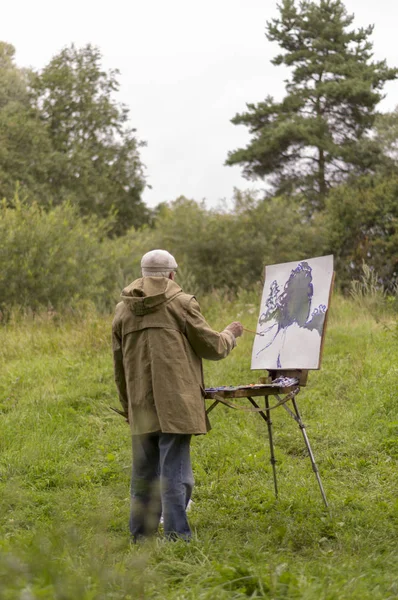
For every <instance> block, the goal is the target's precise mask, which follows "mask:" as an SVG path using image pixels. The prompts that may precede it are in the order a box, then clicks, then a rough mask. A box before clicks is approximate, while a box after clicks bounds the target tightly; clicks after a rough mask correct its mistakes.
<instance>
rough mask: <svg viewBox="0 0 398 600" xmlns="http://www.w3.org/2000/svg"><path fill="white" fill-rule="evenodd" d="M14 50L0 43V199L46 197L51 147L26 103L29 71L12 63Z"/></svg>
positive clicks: (32, 111) (32, 109)
mask: <svg viewBox="0 0 398 600" xmlns="http://www.w3.org/2000/svg"><path fill="white" fill-rule="evenodd" d="M14 54H15V50H14V48H13V46H11V45H10V44H6V43H4V42H0V199H1V198H8V199H12V197H13V195H14V192H15V187H16V184H17V183H18V184H19V189H20V190H21V192H23V193H26V192H31V193H32V194H35V193H36V192H40V194H41V197H42V198H43V199H47V200H48V197H49V196H48V194H49V185H48V177H49V172H48V162H49V160H50V157H51V154H52V149H51V144H50V140H49V137H48V135H47V131H46V128H45V126H44V125H43V123H42V122H41V121H40V115H39V112H38V111H37V110H36V109H34V108H33V107H32V106H31V105H30V102H29V95H28V90H27V80H28V72H27V71H25V70H23V69H19V68H17V67H16V66H15V64H14Z"/></svg>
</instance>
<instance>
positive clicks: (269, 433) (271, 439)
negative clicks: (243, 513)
mask: <svg viewBox="0 0 398 600" xmlns="http://www.w3.org/2000/svg"><path fill="white" fill-rule="evenodd" d="M265 410H266V413H267V428H268V439H269V449H270V455H271V458H270V461H271V465H272V474H273V476H274V488H275V497H276V498H277V497H278V483H277V480H276V459H275V454H274V441H273V438H272V421H271V412H270V410H269V400H268V396H265Z"/></svg>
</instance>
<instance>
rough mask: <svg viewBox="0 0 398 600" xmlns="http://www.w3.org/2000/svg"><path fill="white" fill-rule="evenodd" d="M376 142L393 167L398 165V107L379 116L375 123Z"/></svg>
mask: <svg viewBox="0 0 398 600" xmlns="http://www.w3.org/2000/svg"><path fill="white" fill-rule="evenodd" d="M375 141H376V142H377V143H378V144H379V146H380V147H381V149H382V152H383V154H385V155H386V156H387V157H389V158H390V159H391V160H392V162H393V165H394V166H395V167H396V166H397V165H398V106H397V107H396V108H395V109H394V110H393V111H390V112H387V113H383V114H379V115H378V116H377V119H376V122H375Z"/></svg>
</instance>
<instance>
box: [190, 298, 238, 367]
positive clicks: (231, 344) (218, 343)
mask: <svg viewBox="0 0 398 600" xmlns="http://www.w3.org/2000/svg"><path fill="white" fill-rule="evenodd" d="M240 335H242V325H241V324H240V323H231V325H228V327H227V328H226V329H224V331H222V332H221V333H218V332H217V331H214V329H212V328H211V327H210V325H209V324H208V323H207V321H206V319H205V318H204V317H203V315H202V313H201V312H200V307H199V304H198V303H197V301H196V300H195V298H192V299H191V301H190V302H189V305H188V309H187V319H186V336H187V338H188V341H189V343H190V344H191V346H192V348H193V349H194V350H195V352H196V354H197V355H198V356H199V357H200V358H207V359H208V360H221V359H222V358H225V357H226V356H228V354H229V353H230V352H231V350H232V349H233V348H235V346H236V338H237V337H239V336H240Z"/></svg>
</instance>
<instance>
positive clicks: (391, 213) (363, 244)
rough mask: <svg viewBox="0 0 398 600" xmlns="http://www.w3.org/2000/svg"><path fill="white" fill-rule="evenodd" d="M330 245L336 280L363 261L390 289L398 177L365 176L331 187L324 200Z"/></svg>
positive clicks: (396, 244)
mask: <svg viewBox="0 0 398 600" xmlns="http://www.w3.org/2000/svg"><path fill="white" fill-rule="evenodd" d="M327 222H328V225H327V228H328V231H329V236H330V246H331V248H332V249H333V252H334V254H335V256H336V263H337V270H338V273H339V278H340V283H341V284H342V285H343V286H347V285H349V282H350V281H351V279H353V278H354V279H359V278H360V276H361V270H362V264H363V262H366V264H367V265H369V267H371V268H372V269H373V271H375V272H377V273H378V275H379V277H380V282H381V283H382V285H383V286H384V287H385V288H386V289H387V290H388V291H393V290H394V288H395V286H396V284H397V281H398V177H397V176H390V177H384V176H378V177H365V178H360V179H358V180H356V181H355V182H354V181H353V182H351V183H350V184H347V185H343V186H340V187H338V188H336V189H335V190H333V191H332V192H331V194H330V197H329V199H328V203H327Z"/></svg>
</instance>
